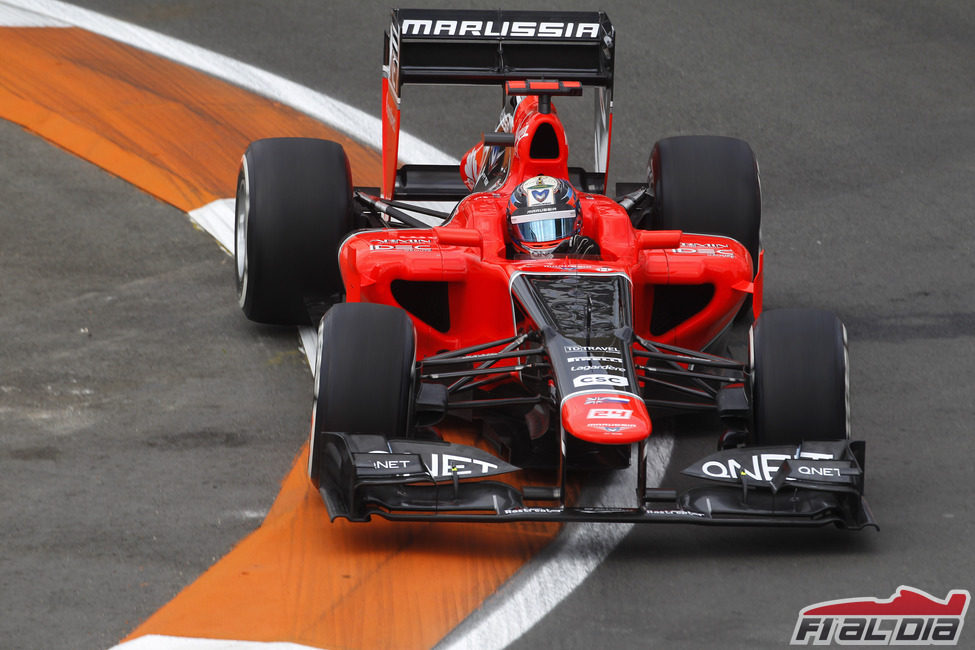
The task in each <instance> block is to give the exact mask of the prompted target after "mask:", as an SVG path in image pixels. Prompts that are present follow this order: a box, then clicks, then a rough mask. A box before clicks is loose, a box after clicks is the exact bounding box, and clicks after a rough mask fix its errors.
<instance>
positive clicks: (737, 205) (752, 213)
mask: <svg viewBox="0 0 975 650" xmlns="http://www.w3.org/2000/svg"><path fill="white" fill-rule="evenodd" d="M649 168H650V178H649V182H650V187H651V190H652V191H653V197H654V198H653V208H652V210H651V212H650V223H649V224H647V223H644V224H641V226H642V227H644V228H651V229H655V230H683V231H684V232H688V233H697V234H703V235H721V236H724V237H731V238H732V239H735V240H737V241H738V242H739V243H740V244H742V245H743V246H744V247H745V248H746V249H747V250H748V253H749V255H751V258H752V275H753V276H754V274H755V272H757V265H758V253H759V251H760V250H761V223H762V191H761V183H760V182H759V174H758V164H757V163H756V161H755V154H754V153H753V152H752V148H751V147H750V146H749V145H748V143H747V142H745V141H744V140H739V139H737V138H728V137H722V136H711V135H686V136H675V137H672V138H664V139H663V140H660V141H658V142H657V143H656V144H655V145H654V147H653V151H652V153H651V154H650V165H649Z"/></svg>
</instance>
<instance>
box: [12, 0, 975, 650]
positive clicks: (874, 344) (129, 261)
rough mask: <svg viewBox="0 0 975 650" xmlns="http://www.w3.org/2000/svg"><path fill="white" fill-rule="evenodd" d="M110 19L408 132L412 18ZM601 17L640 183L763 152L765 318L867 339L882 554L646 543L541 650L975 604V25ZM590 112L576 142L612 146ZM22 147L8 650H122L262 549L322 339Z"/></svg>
mask: <svg viewBox="0 0 975 650" xmlns="http://www.w3.org/2000/svg"><path fill="white" fill-rule="evenodd" d="M79 4H81V5H83V6H86V7H89V8H92V9H95V10H98V11H103V12H106V13H108V14H111V15H114V16H117V17H120V18H123V19H125V20H130V21H132V22H135V23H138V24H141V25H144V26H147V27H150V28H152V29H155V30H158V31H161V32H163V33H166V34H170V35H173V36H176V37H179V38H182V39H185V40H188V41H191V42H193V43H196V44H199V45H203V46H205V47H208V48H210V49H213V50H216V51H218V52H221V53H224V54H228V55H231V56H234V57H237V58H240V59H242V60H244V61H246V62H248V63H252V64H255V65H258V66H260V67H263V68H266V69H268V70H271V71H272V72H275V73H278V74H280V75H282V76H285V77H287V78H289V79H293V80H295V81H298V82H301V83H303V84H305V85H308V86H310V87H312V88H315V89H319V90H322V91H325V92H328V93H329V94H331V95H332V96H334V97H336V98H338V99H342V100H344V101H347V102H349V103H352V104H353V105H355V106H358V107H359V108H362V109H363V110H366V111H368V112H370V113H373V114H378V106H379V88H380V81H379V65H380V54H381V46H382V40H381V39H382V36H381V32H382V30H383V28H384V27H385V26H386V23H387V11H388V10H387V7H386V6H385V5H382V4H378V3H322V2H312V1H310V0H308V1H294V2H289V3H287V4H283V3H280V2H274V1H272V0H251V1H248V2H236V1H234V0H209V1H207V2H183V1H162V0H146V1H144V2H139V3H129V2H122V1H120V0H85V1H84V2H80V3H79ZM505 4H506V5H507V6H512V5H511V4H509V3H505ZM424 5H426V6H447V3H438V2H429V3H424ZM453 5H454V6H456V7H461V6H464V7H468V6H470V7H475V6H476V5H474V4H473V3H453ZM518 6H522V7H537V8H545V7H548V6H549V5H547V4H545V3H541V2H528V3H523V4H519V5H518ZM560 7H563V8H575V9H589V8H593V7H592V5H587V4H584V3H581V2H564V3H560ZM601 8H603V9H605V10H606V11H607V12H608V13H609V15H610V17H611V18H612V19H613V21H614V24H615V25H616V27H617V35H618V40H617V43H618V45H617V81H616V102H615V113H614V128H615V131H614V140H613V162H612V171H613V177H614V179H615V180H621V181H628V180H641V179H642V177H643V175H644V173H645V165H646V158H647V155H648V153H649V151H650V147H651V146H652V144H653V141H654V140H656V139H658V138H660V137H664V136H668V135H675V134H683V133H715V134H724V135H733V136H737V137H742V138H744V139H746V140H748V141H749V142H750V143H751V144H752V147H753V148H754V150H755V152H756V154H757V156H758V159H759V161H760V164H761V169H762V183H763V192H764V202H765V214H764V224H763V236H764V244H765V247H766V249H767V251H768V252H767V256H766V263H767V266H766V269H767V270H766V307H771V308H774V307H785V306H808V307H817V308H824V309H831V310H834V311H836V312H837V313H838V314H839V315H840V317H841V318H842V319H843V320H844V321H845V322H846V323H847V325H848V328H849V335H850V344H851V357H852V367H853V376H852V391H853V426H854V435H855V437H859V438H862V439H865V440H866V441H867V458H868V479H867V491H868V497H869V499H870V502H871V505H872V506H873V508H874V512H875V514H876V516H877V518H878V520H879V521H880V524H881V528H882V530H881V531H880V532H879V533H875V532H873V531H864V532H861V533H857V534H851V533H846V532H843V531H837V530H834V529H824V530H815V531H781V530H768V529H754V530H753V529H747V530H741V529H736V530H708V529H701V528H690V527H668V528H640V529H637V530H634V531H633V532H632V533H631V534H630V535H629V536H628V537H627V538H626V539H625V540H624V541H623V543H622V544H621V545H620V546H619V547H618V548H617V550H616V551H615V552H614V553H613V554H611V555H610V557H609V558H608V560H607V561H606V562H605V563H604V564H603V565H602V566H601V567H600V568H599V569H598V570H597V571H596V572H594V573H593V574H592V575H591V576H590V578H589V579H588V580H587V581H586V582H585V583H584V584H583V585H582V586H581V587H580V588H579V589H578V590H576V591H575V592H574V593H573V594H572V595H571V596H569V597H568V598H567V599H566V600H565V601H564V602H563V603H562V604H561V605H560V606H559V607H557V608H556V609H555V610H553V611H552V612H551V613H550V614H549V615H547V616H546V617H544V618H543V619H542V620H540V621H538V623H537V624H536V626H535V627H534V628H532V629H531V630H530V631H529V632H528V633H527V634H526V635H525V636H524V637H523V638H522V639H521V640H519V641H518V642H516V643H515V644H514V647H518V648H533V649H535V648H589V647H668V648H699V647H719V646H720V647H763V648H764V647H781V646H784V645H787V643H788V638H789V634H790V633H791V631H792V628H793V626H794V624H795V620H796V615H797V613H798V611H799V610H800V609H801V608H802V607H804V606H806V605H809V604H812V603H815V602H818V601H822V600H830V599H836V598H852V597H879V598H885V597H888V596H890V595H891V594H892V593H893V591H894V589H896V587H897V586H898V585H901V584H907V585H912V586H915V587H918V588H921V589H924V590H926V591H928V592H930V593H932V594H933V595H935V596H944V595H945V593H946V592H947V591H948V590H949V589H959V588H964V589H969V590H972V589H973V588H975V560H973V559H972V555H971V552H970V543H969V541H968V540H970V539H971V538H972V536H973V534H975V525H973V516H975V515H973V509H972V506H971V501H970V499H969V494H970V492H971V489H970V486H971V477H972V470H971V458H972V455H973V454H972V452H973V451H975V438H973V436H972V431H971V424H970V423H971V422H972V419H973V417H972V416H973V412H975V407H973V405H972V402H973V400H972V397H973V395H975V372H973V370H972V368H973V367H975V226H973V222H975V207H973V205H975V201H973V199H975V192H973V189H972V188H973V185H975V81H973V80H975V4H972V3H970V2H967V1H966V0H957V1H945V2H891V1H883V2H881V1H875V2H856V3H853V2H805V3H794V2H733V3H729V2H720V1H713V2H704V1H691V2H681V3H666V2H664V3H624V2H619V3H616V2H604V3H601ZM425 95H426V91H425V90H424V89H420V88H415V89H407V92H406V93H405V94H404V104H405V112H404V128H406V129H407V130H409V131H411V132H412V133H414V134H415V135H418V136H420V137H423V138H424V139H426V140H428V141H429V142H431V143H432V144H434V145H436V146H438V147H440V148H442V149H444V150H445V151H448V152H449V153H452V154H454V155H460V154H461V153H462V152H463V151H464V150H465V149H466V148H467V147H468V146H469V145H470V144H471V143H472V142H473V141H474V140H475V139H476V138H477V136H478V135H479V134H480V132H481V131H483V130H484V129H485V128H490V127H492V126H493V123H492V122H491V120H492V119H494V116H495V108H496V106H497V102H498V95H497V93H496V91H494V90H493V89H492V90H491V91H488V90H486V89H477V90H472V91H464V92H462V93H457V94H456V95H455V94H453V93H444V92H438V93H436V94H435V96H434V100H435V101H433V102H431V100H430V98H429V97H425ZM575 101H577V102H578V103H576V104H573V103H570V102H566V103H565V105H564V107H563V109H562V114H563V116H565V115H566V114H567V113H569V112H579V113H585V116H586V121H583V120H581V119H580V120H577V119H571V120H570V122H571V124H570V126H571V127H572V128H573V129H574V130H577V131H581V132H585V125H586V124H587V121H588V117H589V115H590V105H589V102H588V101H585V100H575ZM471 102H478V104H479V105H482V104H483V105H484V106H485V108H483V109H481V110H477V111H475V110H472V109H471V108H470V107H469V104H470V103H471ZM561 105H562V104H560V106H561ZM576 107H578V109H579V110H578V111H576ZM456 115H464V116H465V118H464V119H456V118H455V117H453V116H456ZM0 127H2V128H0V146H2V150H3V151H4V156H3V157H2V159H0V178H2V179H3V180H2V183H0V273H2V277H3V280H2V284H0V305H2V309H0V333H2V337H0V359H2V363H0V391H2V392H0V494H2V497H0V499H2V503H3V508H2V511H0V557H2V560H3V561H2V564H0V612H2V614H0V639H3V643H0V645H3V647H11V648H41V647H43V648H59V647H63V648H77V647H104V646H107V645H111V644H112V643H113V642H114V641H115V640H117V639H118V638H119V637H121V636H122V635H123V634H124V633H125V632H126V631H128V630H129V629H131V627H132V626H134V625H135V624H137V623H138V622H139V621H140V620H142V619H143V618H145V617H146V616H148V615H149V614H150V613H151V612H152V611H154V610H155V608H157V607H158V606H159V605H161V604H163V603H164V602H165V601H167V600H168V599H169V598H170V597H171V596H172V595H174V594H175V593H176V592H177V591H178V589H179V588H180V587H181V586H183V585H185V584H187V583H188V582H190V581H191V580H192V579H193V578H194V577H195V576H196V575H197V574H198V573H199V572H200V571H202V570H203V569H205V568H206V567H207V566H208V565H209V564H210V563H212V561H213V560H214V559H215V558H217V557H219V556H220V555H221V554H223V553H224V552H225V551H226V550H228V549H229V548H230V547H232V545H233V543H234V542H235V541H236V540H237V539H239V538H240V537H242V536H243V535H244V534H245V533H246V532H247V531H248V530H251V529H252V528H253V527H254V526H256V525H257V523H258V521H259V519H258V516H259V514H260V513H261V512H263V511H264V510H265V509H266V508H267V507H268V506H269V504H270V501H271V499H273V496H274V494H275V493H276V488H277V484H278V482H279V480H280V478H281V477H282V476H283V475H284V473H285V471H286V470H287V467H288V464H289V463H290V462H291V459H292V457H293V455H294V454H295V453H296V452H297V450H298V447H299V445H300V443H301V441H302V440H303V438H304V436H305V431H306V422H307V415H308V404H309V402H310V399H309V398H310V379H309V376H308V371H307V368H306V367H305V366H304V364H303V361H302V360H301V359H300V358H299V356H298V353H297V351H296V345H295V338H294V336H293V335H292V334H291V333H289V332H286V331H280V330H269V329H267V328H261V327H257V326H254V325H251V324H249V323H247V322H246V321H245V320H244V319H243V317H242V316H241V315H240V314H239V313H238V311H237V309H236V305H235V303H234V300H233V288H232V286H233V281H232V271H231V268H230V260H229V258H228V257H226V256H225V255H224V254H223V253H222V252H220V251H219V250H218V249H217V247H216V245H215V244H213V243H212V242H211V241H209V240H208V238H207V237H206V236H205V235H204V234H202V233H200V232H198V231H196V230H194V229H193V228H192V227H191V226H190V225H189V223H188V222H187V221H186V219H185V217H184V216H183V215H181V214H180V213H179V212H177V211H175V210H173V209H171V208H168V207H166V206H163V205H160V204H158V203H157V202H155V201H154V200H153V199H151V198H150V197H148V196H146V195H144V194H142V193H141V192H139V191H138V190H134V189H132V188H131V187H129V186H127V185H125V184H124V183H122V182H121V181H119V180H117V179H115V178H114V177H110V176H107V175H105V174H103V173H101V172H99V171H98V170H97V169H95V168H94V167H92V166H91V165H88V164H87V163H84V162H81V161H79V160H77V159H74V158H72V157H71V156H69V155H67V154H64V153H63V152H61V151H59V150H57V149H54V148H53V147H51V146H50V145H47V144H46V143H44V142H41V141H39V140H37V139H35V138H33V137H32V136H29V135H27V134H25V133H23V132H22V131H21V130H20V129H18V128H17V127H14V126H11V125H0ZM574 142H576V140H571V141H570V146H572V145H573V143H574ZM576 151H580V152H581V156H580V158H579V159H580V161H581V162H582V163H584V164H586V163H588V160H586V159H585V154H586V152H587V146H586V145H585V144H584V143H582V144H580V146H577V147H575V148H574V149H573V157H575V156H576ZM232 184H233V180H232V179H228V190H227V193H228V195H229V194H230V192H231V189H232ZM712 444H713V441H712V440H711V439H709V438H704V437H701V436H696V435H695V436H690V437H689V438H688V439H686V440H681V441H680V442H679V443H678V449H677V451H676V457H677V459H678V460H681V459H687V458H692V457H693V456H694V455H695V454H697V452H705V451H707V450H708V449H709V448H710V447H711V445H712ZM675 464H676V462H675ZM973 634H975V633H973V631H972V630H966V631H965V632H963V636H962V640H963V643H962V645H963V646H964V645H966V639H967V644H971V643H972V638H975V637H973Z"/></svg>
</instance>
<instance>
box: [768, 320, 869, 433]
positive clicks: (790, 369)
mask: <svg viewBox="0 0 975 650" xmlns="http://www.w3.org/2000/svg"><path fill="white" fill-rule="evenodd" d="M749 338H750V340H749V344H750V357H751V366H752V409H753V410H752V413H753V432H754V436H753V438H754V442H755V444H757V445H798V444H800V443H801V442H803V441H804V440H846V439H849V437H850V391H849V355H848V353H847V340H846V328H845V327H844V326H843V323H842V322H840V319H839V318H837V317H836V316H835V315H834V314H832V313H831V312H827V311H820V310H815V309H780V310H774V311H769V312H765V313H763V314H762V315H761V316H760V317H759V318H758V320H757V321H756V322H755V324H754V326H753V327H752V329H751V332H750V337H749Z"/></svg>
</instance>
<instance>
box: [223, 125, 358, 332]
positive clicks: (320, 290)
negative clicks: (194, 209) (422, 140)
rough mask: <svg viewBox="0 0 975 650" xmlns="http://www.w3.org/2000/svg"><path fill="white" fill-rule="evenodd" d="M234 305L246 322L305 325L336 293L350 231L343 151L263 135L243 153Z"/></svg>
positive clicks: (347, 177) (329, 145)
mask: <svg viewBox="0 0 975 650" xmlns="http://www.w3.org/2000/svg"><path fill="white" fill-rule="evenodd" d="M234 211H235V217H236V218H235V228H234V235H235V236H234V259H235V262H236V265H235V266H236V271H237V300H238V303H239V305H240V308H241V309H242V310H243V312H244V314H245V315H246V316H247V317H248V318H249V319H251V320H254V321H258V322H261V323H270V324H279V325H307V324H310V318H309V311H315V310H316V309H317V310H318V313H321V311H322V310H323V309H324V308H325V307H327V305H329V304H331V303H333V302H336V301H337V300H338V299H339V297H340V296H341V293H342V289H343V285H342V276H341V273H340V271H339V266H338V247H339V244H340V243H341V242H342V239H343V238H344V237H345V236H346V234H348V233H349V232H350V231H351V230H353V223H354V221H353V212H352V181H351V174H350V171H349V161H348V158H347V157H346V155H345V151H344V150H343V149H342V146H341V145H339V144H337V143H335V142H329V141H327V140H316V139H312V138H268V139H264V140H257V141H255V142H253V143H251V145H250V146H249V147H248V148H247V151H246V152H245V153H244V156H243V158H242V160H241V165H240V172H239V173H238V176H237V197H236V202H235V210H234Z"/></svg>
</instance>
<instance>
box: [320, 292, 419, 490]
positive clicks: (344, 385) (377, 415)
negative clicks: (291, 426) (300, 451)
mask: <svg viewBox="0 0 975 650" xmlns="http://www.w3.org/2000/svg"><path fill="white" fill-rule="evenodd" d="M318 341H319V343H318V349H317V355H316V356H317V361H316V368H315V400H314V405H313V407H312V426H311V437H310V441H309V445H310V449H309V463H308V473H309V476H310V477H311V479H312V482H313V483H314V484H315V486H316V487H317V486H318V485H319V481H320V478H321V476H322V475H323V473H324V472H327V471H329V460H328V452H327V445H326V442H325V440H324V439H323V438H324V436H323V433H324V432H338V433H342V434H346V435H347V436H350V437H351V436H357V435H363V434H366V435H368V434H374V435H382V436H384V437H386V438H390V439H392V438H404V437H407V436H408V434H409V431H410V424H411V423H410V417H411V414H412V410H413V399H412V396H413V368H414V363H415V360H416V341H415V333H414V329H413V321H412V320H410V317H409V316H408V315H407V314H406V312H405V311H403V310H402V309H398V308H396V307H390V306H387V305H377V304H371V303H342V304H338V305H335V306H333V307H332V308H331V309H329V310H328V312H326V313H325V316H324V317H322V320H321V323H320V324H319V327H318Z"/></svg>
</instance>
